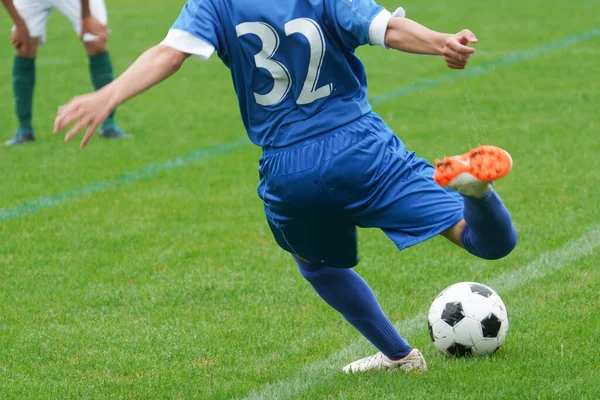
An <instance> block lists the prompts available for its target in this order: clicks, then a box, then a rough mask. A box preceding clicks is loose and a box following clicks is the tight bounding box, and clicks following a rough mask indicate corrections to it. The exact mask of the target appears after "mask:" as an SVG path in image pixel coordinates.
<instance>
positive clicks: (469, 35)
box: [457, 29, 478, 44]
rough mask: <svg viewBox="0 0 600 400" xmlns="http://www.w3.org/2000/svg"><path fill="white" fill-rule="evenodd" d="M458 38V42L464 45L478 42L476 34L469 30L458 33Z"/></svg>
mask: <svg viewBox="0 0 600 400" xmlns="http://www.w3.org/2000/svg"><path fill="white" fill-rule="evenodd" d="M457 36H458V41H459V42H460V43H462V44H467V43H477V42H478V39H477V36H475V34H474V33H473V32H471V31H470V30H468V29H463V30H462V31H460V32H458V34H457Z"/></svg>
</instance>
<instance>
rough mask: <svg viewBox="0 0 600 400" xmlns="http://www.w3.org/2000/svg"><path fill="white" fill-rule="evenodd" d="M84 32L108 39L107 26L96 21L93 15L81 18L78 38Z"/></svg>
mask: <svg viewBox="0 0 600 400" xmlns="http://www.w3.org/2000/svg"><path fill="white" fill-rule="evenodd" d="M86 33H90V34H92V35H95V36H98V37H99V38H101V39H102V40H107V39H108V28H107V27H106V26H105V25H102V23H101V22H100V21H98V18H96V17H94V16H93V15H90V16H89V17H85V18H82V20H81V36H80V38H81V39H83V35H85V34H86Z"/></svg>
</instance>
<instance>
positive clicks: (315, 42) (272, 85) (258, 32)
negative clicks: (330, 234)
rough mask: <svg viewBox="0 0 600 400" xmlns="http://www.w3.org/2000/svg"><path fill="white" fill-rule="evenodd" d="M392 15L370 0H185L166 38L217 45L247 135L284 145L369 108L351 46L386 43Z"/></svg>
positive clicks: (199, 50) (179, 43) (201, 49)
mask: <svg viewBox="0 0 600 400" xmlns="http://www.w3.org/2000/svg"><path fill="white" fill-rule="evenodd" d="M391 16H392V15H391V14H390V13H389V12H388V11H387V10H385V9H384V8H383V7H381V6H379V5H377V4H376V3H375V1H373V0H189V1H188V3H187V4H186V5H185V7H184V8H183V11H182V12H181V15H180V16H179V18H178V19H177V21H175V23H174V25H173V27H172V28H171V30H170V31H169V35H168V36H167V38H166V39H165V41H164V42H163V44H164V45H167V46H170V47H173V48H176V49H178V50H181V51H183V52H186V53H190V54H194V55H196V56H198V57H200V58H204V59H207V58H208V57H210V56H211V54H213V52H216V53H217V54H218V56H219V58H220V59H221V60H222V61H223V62H224V63H225V65H226V66H227V67H228V68H229V69H230V70H231V76H232V78H233V84H234V87H235V92H236V94H237V97H238V100H239V107H240V112H241V115H242V119H243V122H244V125H245V127H246V130H247V132H248V135H249V137H250V139H251V140H252V142H254V143H255V144H257V145H259V146H261V147H264V148H267V147H284V146H288V145H290V144H294V143H297V142H299V141H302V140H304V139H307V138H310V137H311V136H315V135H318V134H321V133H324V132H328V131H331V130H333V129H336V128H338V127H340V126H342V125H345V124H347V123H349V122H351V121H354V120H356V119H358V118H360V117H361V116H363V115H365V114H367V113H369V112H370V111H371V107H370V105H369V103H368V102H367V79H366V74H365V70H364V66H363V64H362V63H361V62H360V60H359V59H358V58H357V57H356V56H355V55H354V51H355V49H356V48H357V47H358V46H361V45H364V44H373V45H382V46H384V38H385V32H386V29H387V25H388V23H389V19H390V18H391Z"/></svg>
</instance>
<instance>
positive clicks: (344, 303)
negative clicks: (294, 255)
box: [296, 259, 412, 360]
mask: <svg viewBox="0 0 600 400" xmlns="http://www.w3.org/2000/svg"><path fill="white" fill-rule="evenodd" d="M296 262H297V263H298V266H299V268H300V272H301V273H302V276H304V278H305V279H306V280H307V281H308V282H310V284H311V285H312V286H313V288H314V289H315V290H316V292H317V293H318V294H319V296H321V298H322V299H323V300H325V302H326V303H327V304H329V305H330V306H331V307H333V308H334V309H335V310H337V311H338V312H339V313H340V314H342V315H343V316H344V318H345V319H346V320H347V321H348V322H350V324H352V326H354V327H355V328H356V329H357V330H358V331H359V332H360V333H361V334H362V335H363V336H364V337H366V338H367V339H368V340H369V341H370V342H371V343H372V344H373V345H374V346H375V347H377V348H378V349H379V350H380V351H381V352H382V353H383V354H385V355H386V356H388V357H389V358H390V359H392V360H397V359H400V358H403V357H405V356H406V355H407V354H408V353H410V351H411V350H412V347H411V346H410V345H409V344H408V343H407V342H406V341H405V340H404V339H403V338H402V337H401V336H400V335H399V334H398V332H397V331H396V328H395V327H394V325H393V324H392V323H391V322H390V320H389V319H388V317H387V316H386V315H385V313H384V312H383V310H382V309H381V307H380V306H379V303H378V302H377V299H376V298H375V295H374V294H373V291H372V290H371V288H370V287H369V285H367V283H366V282H365V281H364V280H363V279H362V278H361V277H360V276H359V275H358V274H357V273H356V272H354V271H353V270H352V269H341V268H331V267H324V266H315V265H312V264H309V263H306V262H303V261H300V260H298V259H296Z"/></svg>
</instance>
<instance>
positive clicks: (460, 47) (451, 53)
mask: <svg viewBox="0 0 600 400" xmlns="http://www.w3.org/2000/svg"><path fill="white" fill-rule="evenodd" d="M469 43H477V37H476V36H475V34H473V32H471V31H470V30H468V29H463V30H462V31H460V32H458V33H457V34H455V35H450V36H448V38H447V39H446V43H445V46H444V49H443V51H442V54H443V55H444V60H446V65H447V66H448V68H452V69H465V66H466V65H467V62H469V57H470V56H471V54H473V53H475V49H474V48H472V47H469V46H467V45H468V44H469Z"/></svg>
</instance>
